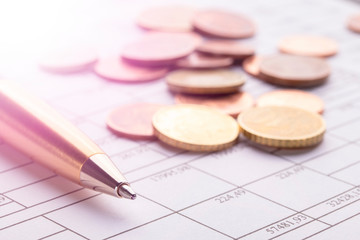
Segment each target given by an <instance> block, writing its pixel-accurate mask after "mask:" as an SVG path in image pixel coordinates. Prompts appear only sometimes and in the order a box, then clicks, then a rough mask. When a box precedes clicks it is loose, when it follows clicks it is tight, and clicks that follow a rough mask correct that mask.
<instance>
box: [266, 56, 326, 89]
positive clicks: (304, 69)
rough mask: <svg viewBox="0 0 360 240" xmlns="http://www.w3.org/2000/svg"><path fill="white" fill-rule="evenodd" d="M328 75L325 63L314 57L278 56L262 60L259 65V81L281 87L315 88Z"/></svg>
mask: <svg viewBox="0 0 360 240" xmlns="http://www.w3.org/2000/svg"><path fill="white" fill-rule="evenodd" d="M329 74H330V66H329V65H328V64H327V62H326V61H325V60H324V59H322V58H316V57H306V56H295V55H287V54H278V55H273V56H269V57H266V58H264V59H263V60H262V61H261V64H260V75H261V79H263V80H265V81H267V82H269V83H272V84H277V85H282V86H290V87H310V86H316V85H319V84H322V83H324V82H325V81H326V78H327V77H328V76H329Z"/></svg>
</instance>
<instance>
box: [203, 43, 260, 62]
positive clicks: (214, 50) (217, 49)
mask: <svg viewBox="0 0 360 240" xmlns="http://www.w3.org/2000/svg"><path fill="white" fill-rule="evenodd" d="M196 50H197V51H198V52H202V53H207V54H212V55H216V56H218V55H219V56H228V57H232V58H236V59H243V58H246V57H249V56H251V55H253V54H254V53H255V49H254V47H252V46H250V45H248V44H244V43H240V42H238V41H234V40H209V41H206V42H204V43H202V44H201V45H200V46H199V47H198V48H197V49H196Z"/></svg>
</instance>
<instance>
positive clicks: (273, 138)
mask: <svg viewBox="0 0 360 240" xmlns="http://www.w3.org/2000/svg"><path fill="white" fill-rule="evenodd" d="M238 122H239V125H240V128H241V129H242V131H243V134H244V136H245V137H247V138H248V139H250V140H251V141H254V142H256V143H259V144H263V145H267V146H271V147H280V148H299V147H309V146H313V145H316V144H318V143H320V142H321V141H322V139H323V136H324V133H325V122H324V120H323V118H322V117H321V116H320V115H319V114H317V113H313V112H309V111H306V110H303V109H301V108H294V107H275V106H267V107H256V108H252V109H249V110H247V111H244V112H243V113H241V114H240V115H239V116H238Z"/></svg>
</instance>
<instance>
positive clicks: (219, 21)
mask: <svg viewBox="0 0 360 240" xmlns="http://www.w3.org/2000/svg"><path fill="white" fill-rule="evenodd" d="M193 25H194V28H195V29H196V30H197V31H199V32H201V33H204V34H206V35H210V36H214V37H220V38H232V39H236V38H247V37H251V36H253V35H254V34H255V26H254V24H253V22H252V21H251V20H250V19H248V18H247V17H246V16H243V15H241V14H238V13H233V12H227V11H223V10H215V9H212V10H203V11H199V12H197V13H196V14H195V16H194V20H193Z"/></svg>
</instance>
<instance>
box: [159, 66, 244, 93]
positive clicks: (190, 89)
mask: <svg viewBox="0 0 360 240" xmlns="http://www.w3.org/2000/svg"><path fill="white" fill-rule="evenodd" d="M166 83H167V85H168V87H169V89H170V91H173V92H178V93H189V94H225V93H234V92H238V90H239V87H240V86H242V85H243V84H244V83H245V78H244V76H243V75H241V74H239V73H237V72H234V71H230V70H227V69H215V70H177V71H174V72H171V73H170V74H168V75H167V76H166Z"/></svg>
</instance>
